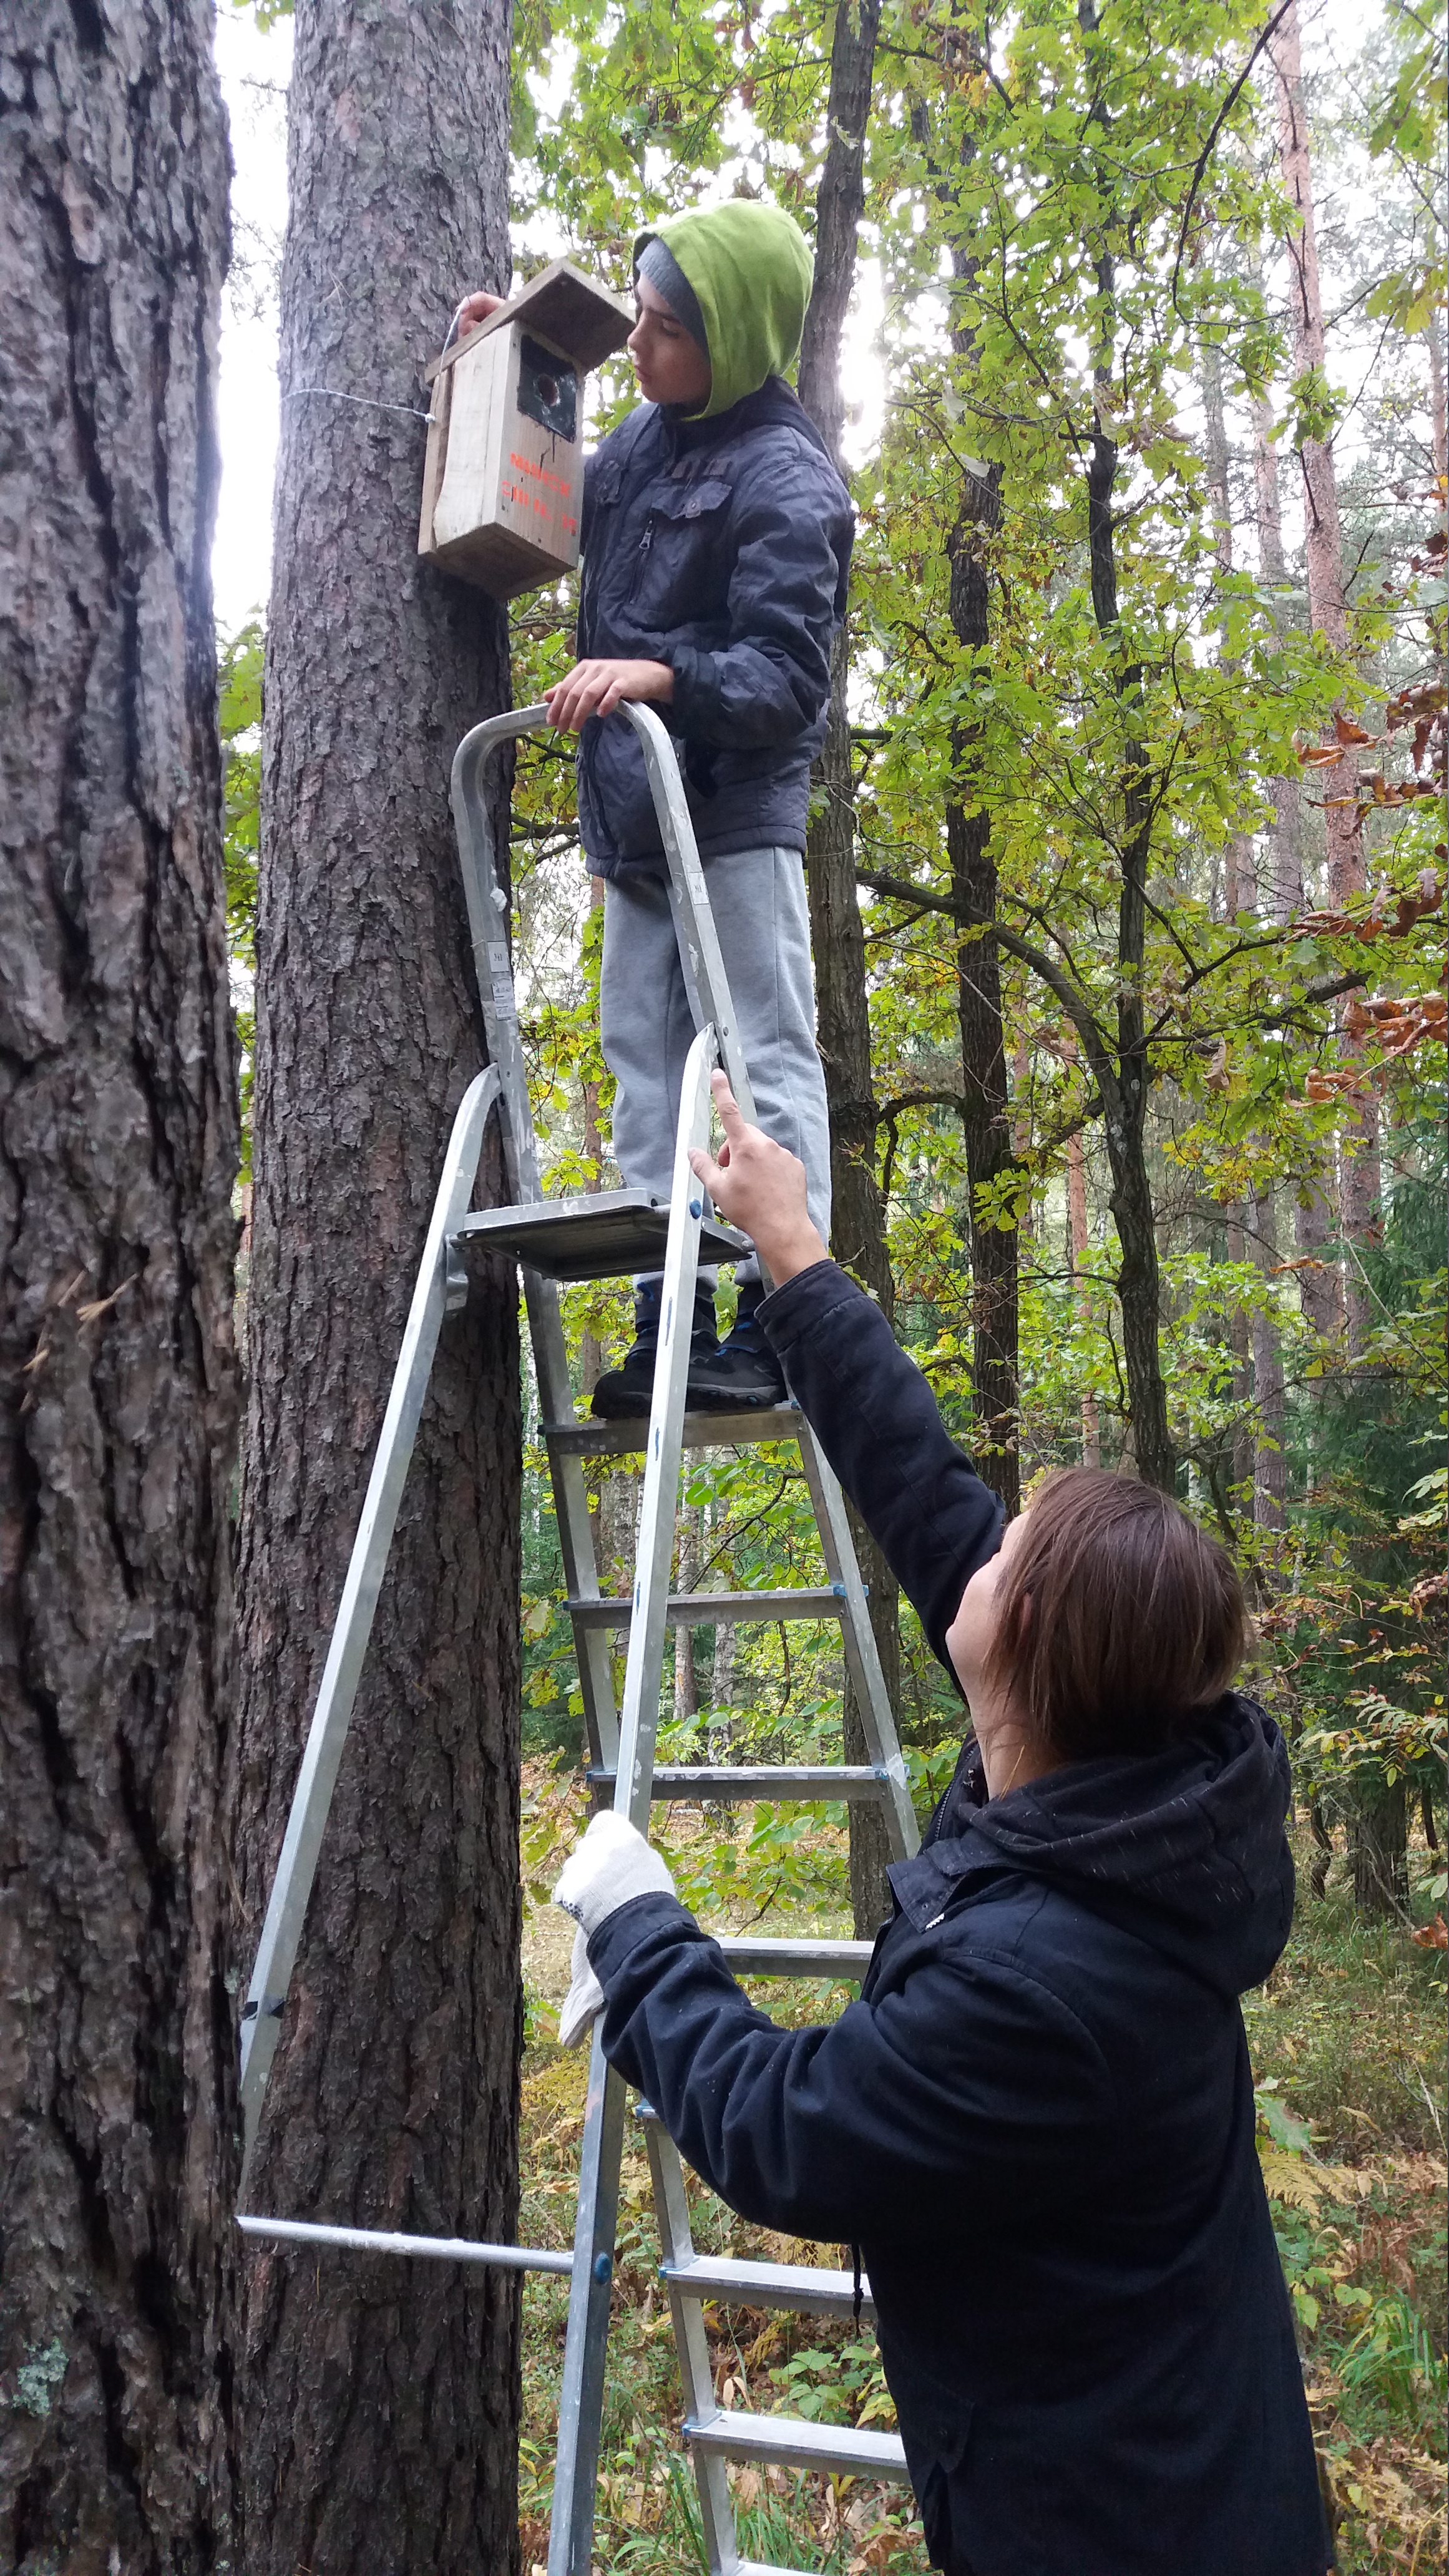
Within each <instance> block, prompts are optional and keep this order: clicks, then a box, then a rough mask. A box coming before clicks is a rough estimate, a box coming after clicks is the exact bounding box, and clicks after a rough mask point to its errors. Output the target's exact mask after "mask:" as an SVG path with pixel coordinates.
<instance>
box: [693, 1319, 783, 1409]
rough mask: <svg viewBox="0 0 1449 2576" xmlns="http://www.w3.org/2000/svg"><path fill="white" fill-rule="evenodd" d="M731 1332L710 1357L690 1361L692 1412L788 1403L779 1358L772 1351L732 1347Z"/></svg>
mask: <svg viewBox="0 0 1449 2576" xmlns="http://www.w3.org/2000/svg"><path fill="white" fill-rule="evenodd" d="M733 1343H734V1335H733V1334H731V1335H730V1336H729V1339H728V1340H726V1341H724V1342H722V1343H721V1344H720V1346H719V1348H718V1350H717V1351H715V1352H714V1353H713V1354H712V1356H710V1357H707V1358H704V1359H701V1360H699V1361H696V1360H695V1359H694V1358H693V1357H691V1359H690V1363H689V1405H690V1410H691V1411H692V1412H695V1411H697V1412H700V1413H714V1412H725V1411H727V1410H728V1409H729V1408H730V1407H731V1406H739V1407H742V1408H743V1407H745V1406H750V1405H765V1404H787V1403H788V1402H789V1392H788V1389H787V1388H786V1385H785V1378H784V1373H783V1371H782V1369H781V1367H780V1363H779V1361H778V1360H777V1359H776V1357H775V1354H774V1352H773V1351H771V1350H767V1349H763V1348H762V1349H760V1350H758V1351H750V1350H740V1349H738V1348H734V1347H732V1345H733Z"/></svg>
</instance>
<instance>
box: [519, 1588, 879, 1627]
mask: <svg viewBox="0 0 1449 2576" xmlns="http://www.w3.org/2000/svg"><path fill="white" fill-rule="evenodd" d="M563 1606H564V1608H565V1609H566V1610H567V1612H568V1614H569V1617H570V1618H571V1619H572V1620H573V1621H574V1623H575V1625H576V1626H578V1627H582V1628H627V1627H628V1626H629V1624H630V1622H631V1621H632V1619H633V1616H634V1604H633V1601H632V1599H628V1600H625V1599H621V1598H618V1597H613V1598H607V1599H605V1598H600V1599H597V1600H587V1599H584V1598H582V1597H579V1598H573V1597H571V1598H570V1599H569V1600H567V1601H565V1603H564V1605H563ZM845 1610H846V1593H845V1586H844V1584H843V1583H832V1584H830V1585H829V1586H827V1587H813V1586H807V1585H805V1584H803V1583H794V1584H786V1585H785V1586H784V1587H783V1588H782V1589H781V1590H780V1591H778V1592H671V1594H670V1596H669V1603H668V1607H667V1609H666V1612H665V1616H666V1618H667V1620H668V1622H669V1625H670V1627H671V1628H712V1627H714V1625H715V1624H716V1622H717V1621H718V1620H720V1619H728V1620H732V1621H734V1622H735V1624H736V1625H737V1626H747V1625H748V1624H749V1622H750V1621H751V1620H755V1619H757V1620H761V1621H764V1620H775V1619H843V1618H844V1617H845Z"/></svg>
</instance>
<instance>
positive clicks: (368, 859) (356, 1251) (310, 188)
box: [239, 0, 521, 2576]
mask: <svg viewBox="0 0 1449 2576" xmlns="http://www.w3.org/2000/svg"><path fill="white" fill-rule="evenodd" d="M509 34H510V30H509V20H508V11H507V0H456V5H455V6H454V7H453V8H451V9H449V10H437V11H435V10H430V9H426V8H424V7H422V6H421V5H420V0H370V5H369V6H368V7H367V8H366V9H357V8H354V7H352V6H350V5H348V0H308V5H307V6H306V7H304V8H301V9H299V11H298V14H297V20H296V54H295V69H294V72H293V81H292V93H291V103H290V136H289V176H290V186H291V209H290V216H289V223H288V231H287V240H286V250H285V256H284V264H283V274H282V343H281V382H282V422H283V432H282V443H281V452H280V458H279V471H278V485H277V501H276V519H275V575H274V587H273V595H272V606H271V615H270V622H269V629H268V656H267V689H266V712H265V727H264V761H263V768H264V782H263V799H264V803H263V848H262V868H261V887H260V905H259V921H258V931H257V1038H258V1043H257V1074H256V1095H255V1100H256V1159H255V1170H256V1185H255V1199H254V1217H253V1252H252V1273H251V1293H250V1362H251V1368H250V1402H249V1414H248V1430H247V1456H246V1477H245V1490H244V1502H243V1554H242V1578H243V1622H244V1624H243V1637H244V1646H245V1655H246V1674H245V1689H244V1702H243V1760H244V1772H243V1791H244V1802H245V1804H244V1820H243V1833H242V1838H241V1853H240V1863H239V1865H240V1871H241V1879H242V1887H243V1892H244V1898H245V1903H246V1907H247V1913H248V1919H249V1922H250V1923H251V1924H252V1925H253V1926H254V1925H255V1924H256V1922H257V1920H258V1919H259V1914H260V1909H261V1907H262V1905H263V1903H264V1900H265V1896H266V1891H267V1886H268V1883H269V1881H270V1877H271V1873H272V1869H273V1866H274V1864H275V1859H276V1854H277V1849H278V1844H279V1840H280V1836H281V1832H282V1828H283V1824H284V1821H285V1818H286V1813H287V1806H288V1801H289V1798H290V1795H291V1791H292V1787H293V1783H294V1779H295V1775H296V1765H297V1757H298V1751H299V1747H300V1744H301V1741H302V1736H303V1731H304V1729H305V1726H306V1723H307V1718H308V1713H309V1710H310V1707H311V1703H312V1700H313V1697H314V1694H315V1691H316V1687H317V1682H318V1678H319V1675H320V1671H321V1665H322V1659H323V1655H324V1652H325V1648H326V1642H327V1636H328V1631H329V1628H330V1625H331V1621H332V1617H333V1614H334V1612H335V1609H336V1605H337V1598H338V1592H339V1588H340V1584H341V1578H342V1573H343V1568H344V1566H345V1563H346V1558H347V1551H348V1548H349V1545H350V1543H351V1539H352V1535H353V1531H354V1528H355V1525H356V1519H357V1513H358V1508H359V1505H360V1502H361V1499H362V1493H363V1489H364V1485H365V1481H366V1477H367V1472H368V1465H369V1460H370V1454H371V1450H372V1446H373V1443H374V1440H375V1438H376V1434H377V1430H378V1426H379V1423H380V1420H381V1415H382V1409H383V1404H384V1400H385V1396H386V1391H387V1383H388V1377H389V1373H390V1370H391V1367H392V1362H393V1357H394V1354H395V1352H396V1350H397V1347H398V1342H399V1339H400V1335H401V1330H402V1324H403V1319H404V1315H405V1313H406V1308H407V1303H408V1299H409V1296H410V1293H411V1289H412V1283H413V1278H414V1273H415V1270H416V1265H417V1261H418V1258H419V1254H420V1251H421V1247H422V1242H423V1235H424V1231H425V1227H426V1222H427V1217H428V1212H429V1208H430V1205H431V1201H432V1197H433V1192H434V1189H435V1187H436V1183H437V1177H438V1170H439V1164H440V1159H441V1154H442V1149H443V1144H444V1141H445V1138H446V1135H447V1130H448V1122H449V1119H450V1116H451V1113H452V1111H453V1108H454V1107H455V1105H456V1103H457V1100H458V1098H459V1096H460V1094H461V1092H462V1090H463V1088H464V1086H465V1084H466V1082H467V1081H468V1079H469V1078H470V1077H471V1075H472V1074H473V1073H474V1072H475V1070H476V1069H477V1066H478V1065H479V1063H480V1062H481V1060H482V1056H483V1038H482V1030H481V1024H480V1020H479V1016H478V1010H477V1000H476V993H475V989H474V980H473V969H472V963H471V957H470V953H469V946H468V939H467V931H466V921H465V914H464V906H463V897H462V890H461V886H460V883H459V878H458V870H457V857H456V852H455V849H454V846H453V839H452V833H451V828H450V823H449V815H448V801H447V782H448V764H449V760H450V757H451V754H452V751H453V748H454V746H455V744H456V743H457V741H458V739H459V737H460V735H461V734H462V733H463V732H464V731H465V730H466V728H467V727H468V726H469V725H470V724H472V723H473V722H474V721H475V720H476V719H477V718H478V717H480V716H482V715H485V714H488V713H491V712H493V711H495V710H497V709H498V708H499V707H501V706H503V705H505V704H506V703H507V701H508V666H507V640H506V636H507V630H506V623H505V619H504V616H503V613H502V611H501V610H499V609H497V608H495V606H494V605H493V604H492V603H491V602H490V601H488V600H486V599H485V598H484V597H483V596H482V594H481V593H479V592H477V591H473V590H468V589H465V588H463V587H462V586H461V585H459V584H455V583H450V582H449V581H447V580H446V579H445V578H443V577H441V576H439V575H436V574H435V573H433V572H432V571H431V570H430V569H429V568H426V567H421V566H420V565H419V563H418V560H417V556H416V551H415V549H416V543H417V512H418V494H419V485H420V476H421V466H422V452H423V432H422V423H421V421H420V420H418V419H415V418H411V417H408V415H407V410H406V408H404V409H377V408H364V407H363V406H364V405H379V404H381V405H389V406H403V407H408V406H411V407H412V408H413V409H417V408H419V407H420V406H419V397H418V386H419V367H420V361H421V360H422V359H423V358H424V356H425V355H426V354H427V353H428V352H429V350H430V349H434V348H436V347H437V346H438V344H439V342H440V340H441V338H442V334H443V331H444V329H445V327H446V323H447V319H448V316H449V314H450V312H451V310H452V307H453V305H454V303H455V301H456V299H457V297H458V295H459V294H460V293H462V292H463V291H464V290H465V289H467V288H470V287H491V288H493V289H495V290H497V289H499V288H501V287H504V286H506V284H507V277H508V265H509V256H508V230H507V215H508V205H507V166H508V94H509ZM313 388H322V389H324V390H323V391H321V392H314V391H313V390H312V389H313ZM339 394H340V395H346V396H350V397H352V399H350V400H338V399H336V398H335V397H336V396H337V395H339ZM505 811H506V809H505ZM499 1184H500V1174H499V1171H498V1168H497V1165H496V1162H495V1161H490V1163H489V1164H488V1165H486V1166H485V1173H484V1192H485V1195H496V1194H497V1191H498V1188H499ZM519 1429H520V1427H519V1386H518V1352H517V1323H516V1299H515V1292H514V1287H513V1281H512V1278H511V1276H509V1277H507V1278H505V1277H501V1276H500V1277H490V1278H480V1279H475V1284H474V1287H473V1291H472V1295H471V1297H470V1299H469V1302H468V1305H467V1307H466V1309H465V1310H464V1312H463V1313H462V1314H461V1315H457V1316H454V1317H452V1318H450V1319H449V1320H448V1321H447V1322H446V1323H445V1324H444V1327H443V1334H442V1339H441V1342H440V1345H439V1352H438V1361H437V1366H436V1370H435V1373H434V1379H433V1388H432V1393H431V1396H430V1399H429V1402H428V1405H427V1408H426V1411H425V1413H424V1417H423V1423H422V1428H421V1431H420V1434H419V1438H418V1443H417V1448H416V1451H415V1454H414V1458H413V1464H412V1469H411V1474H410V1477H409V1482H408V1487H407V1492H406V1494H405V1496H404V1501H403V1509H402V1515H401V1519H400V1522H399V1528H398V1535H397V1540H396V1543H395V1546H394V1550H393V1558H392V1564H391V1567H390V1569H389V1573H388V1578H387V1581H386V1583H385V1585H384V1588H383V1595H382V1600H381V1604H380V1607H379V1611H378V1616H377V1622H376V1626H375V1628H374V1631H373V1640H372V1647H371V1652H370V1656H369V1660H368V1666H367V1670H366V1672H365V1673H364V1676H363V1686H362V1689H361V1692H360V1693H359V1697H358V1702H357V1710H356V1715H355V1718H354V1721H353V1727H352V1733H351V1737H350V1740H349V1743H348V1747H347V1753H346V1757H345V1760H344V1763H343V1767H342V1773H341V1777H340V1780H339V1783H338V1789H337V1794H336V1798H335V1801H334V1805H333V1812H332V1817H331V1822H330V1825H329V1828H328V1833H327V1837H326V1840H325V1842H324V1845H323V1851H322V1861H321V1867H320V1870H319V1873H318V1881H317V1888H316V1893H315V1896H314V1899H313V1903H312V1907H311V1911H310V1916H309V1920H308V1925H307V1930H306V1934H305V1937H304V1941H303V1948H302V1954H301V1958H300V1962H299V1967H298V1974H297V1978H296V1981H295V1984H294V1988H293V1995H292V2000H291V2003H290V2005H289V2008H288V2012H287V2016H286V2025H285V2036H284V2040H283V2047H282V2051H281V2053H280V2055H279V2057H278V2061H277V2066H276V2071H275V2073H274V2076H273V2080H272V2085H271V2090H270V2097H269V2101H268V2105H267V2113H266V2117H265V2121H264V2129H263V2143H262V2150H261V2152H260V2154H259V2156H258V2160H257V2173H256V2179H255V2183H254V2185H253V2196H254V2204H255V2205H256V2206H257V2207H260V2208H271V2209H281V2210H284V2211H287V2212H290V2213H292V2214H304V2215H318V2216H325V2217H328V2218H332V2219H337V2220H342V2221H354V2222H357V2221H360V2222H362V2223H364V2224H370V2225H373V2226H385V2227H393V2228H399V2227H401V2228H414V2229H418V2230H420V2231H426V2232H429V2233H434V2234H437V2233H441V2234H448V2235H451V2234H454V2233H457V2234H460V2235H469V2236H475V2237H491V2238H506V2237H508V2236H510V2235H511V2234H512V2232H513V2227H514V2222H515V2213H516V2203H517V2166H516V2156H517V2079H518V2058H519V2046H520V2036H521V2008H520V1991H519V1911H518V1906H519V1900H518V1844H517V1804H518V1633H517V1621H518V1580H519V1569H518V1500H519V1475H520V1462H519ZM517 2314H518V2311H517V2297H516V2288H515V2286H514V2285H513V2284H512V2283H510V2281H509V2279H508V2277H507V2276H505V2275H500V2274H497V2273H472V2274H470V2275H464V2274H461V2273H459V2272H457V2271H454V2270H452V2269H450V2268H448V2267H446V2266H443V2265H436V2264H425V2263H418V2264H407V2265H404V2264H398V2263H385V2262H382V2261H381V2260H374V2261H371V2262H369V2261H366V2260H363V2259H362V2258H359V2257H357V2256H353V2255H343V2256H324V2257H323V2258H322V2261H321V2262H320V2263H319V2262H318V2260H317V2259H316V2257H315V2256H312V2257H299V2256H297V2255H295V2254H293V2253H291V2252H289V2251H287V2250H283V2249H278V2250H275V2251H270V2252H266V2253H261V2254H258V2255H255V2256H254V2257H252V2258H251V2259H250V2261H249V2264H248V2277H247V2365H248V2374H249V2384H248V2391H247V2410H248V2438H247V2457H248V2473H249V2474H248V2497H247V2510H248V2549H247V2576H295V2571H296V2570H297V2569H298V2568H299V2567H311V2568H314V2569H316V2570H318V2571H319V2576H321V2571H323V2570H325V2571H326V2576H375V2571H377V2570H378V2569H380V2568H384V2567H385V2568H386V2569H387V2570H388V2576H424V2571H426V2576H464V2571H465V2570H466V2571H467V2576H474V2571H475V2570H477V2569H478V2568H481V2567H486V2568H488V2569H489V2570H490V2571H492V2570H499V2571H505V2570H508V2569H510V2568H513V2567H515V2566H516V2564H517V2547H518V2544H517V2524H516V2514H515V2454H516V2439H517V2430H518V2346H517Z"/></svg>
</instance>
